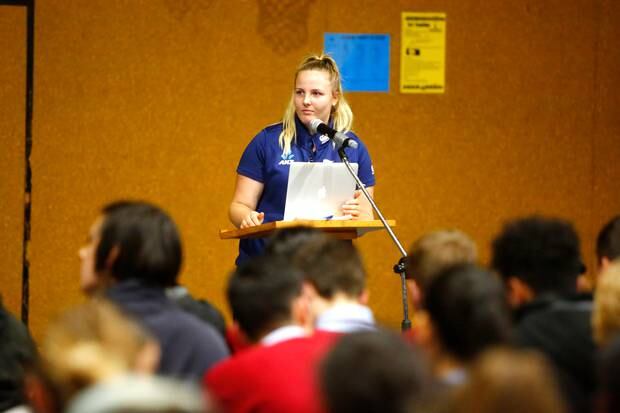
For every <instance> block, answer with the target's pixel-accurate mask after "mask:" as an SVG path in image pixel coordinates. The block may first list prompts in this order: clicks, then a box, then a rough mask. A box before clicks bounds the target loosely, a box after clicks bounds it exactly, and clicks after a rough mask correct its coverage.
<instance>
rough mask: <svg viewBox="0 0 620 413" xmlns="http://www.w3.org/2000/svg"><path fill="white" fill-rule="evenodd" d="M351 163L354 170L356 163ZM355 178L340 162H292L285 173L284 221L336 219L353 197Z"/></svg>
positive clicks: (355, 170)
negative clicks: (286, 178) (286, 184)
mask: <svg viewBox="0 0 620 413" xmlns="http://www.w3.org/2000/svg"><path fill="white" fill-rule="evenodd" d="M351 167H352V169H353V171H354V172H355V173H357V164H356V163H352V164H351ZM354 191H355V180H354V179H353V177H352V176H351V174H350V173H349V171H348V170H347V167H346V165H345V164H343V163H333V162H316V163H315V162H293V163H292V164H291V166H290V170H289V175H288V187H287V191H286V206H285V208H284V221H292V220H294V219H319V220H320V219H338V216H340V215H342V211H341V206H342V204H343V203H344V202H345V201H346V200H347V199H350V198H352V197H353V192H354Z"/></svg>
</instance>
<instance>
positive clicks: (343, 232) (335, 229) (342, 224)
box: [220, 220, 396, 239]
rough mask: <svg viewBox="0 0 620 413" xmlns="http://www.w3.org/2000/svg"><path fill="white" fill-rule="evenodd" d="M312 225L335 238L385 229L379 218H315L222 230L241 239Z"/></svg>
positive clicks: (224, 235)
mask: <svg viewBox="0 0 620 413" xmlns="http://www.w3.org/2000/svg"><path fill="white" fill-rule="evenodd" d="M387 222H388V224H389V225H390V226H391V227H392V228H393V227H395V226H396V221H394V220H388V221H387ZM295 227H310V228H316V229H320V230H321V231H325V232H327V233H329V234H330V235H332V236H334V237H335V238H339V239H355V238H357V237H361V236H362V235H364V234H365V233H367V232H370V231H376V230H379V229H383V224H382V223H381V221H379V220H374V221H352V220H346V221H345V220H343V221H338V220H336V221H315V220H295V221H275V222H268V223H266V224H262V225H258V226H256V227H249V228H244V229H222V230H220V238H221V239H241V238H258V237H268V236H269V235H271V233H272V232H274V231H276V230H278V229H282V228H295Z"/></svg>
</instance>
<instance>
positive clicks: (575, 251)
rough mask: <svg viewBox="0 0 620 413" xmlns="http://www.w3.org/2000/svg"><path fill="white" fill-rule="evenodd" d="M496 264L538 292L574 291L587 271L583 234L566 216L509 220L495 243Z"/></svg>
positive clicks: (494, 266)
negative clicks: (582, 258)
mask: <svg viewBox="0 0 620 413" xmlns="http://www.w3.org/2000/svg"><path fill="white" fill-rule="evenodd" d="M492 250H493V251H492V255H493V258H492V266H493V268H494V269H496V270H497V271H498V272H499V273H500V274H501V275H502V277H504V278H509V277H516V278H518V279H520V280H522V281H523V282H524V283H525V284H527V285H528V286H529V287H530V288H531V289H532V290H534V292H535V293H536V294H541V293H566V292H574V291H575V290H576V288H577V277H578V276H579V274H581V273H582V272H583V271H584V266H583V262H582V260H581V255H580V252H579V237H578V236H577V233H576V232H575V229H574V228H573V225H572V224H571V223H570V222H568V221H564V220H560V219H553V218H543V217H538V216H533V217H528V218H522V219H517V220H514V221H511V222H508V223H507V224H506V225H505V226H504V228H503V230H502V231H501V233H500V234H499V235H498V236H497V237H496V238H495V240H494V241H493V245H492Z"/></svg>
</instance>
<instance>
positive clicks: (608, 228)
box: [596, 215, 620, 262]
mask: <svg viewBox="0 0 620 413" xmlns="http://www.w3.org/2000/svg"><path fill="white" fill-rule="evenodd" d="M603 257H606V258H607V259H609V260H610V261H612V260H615V259H616V258H618V257H620V215H616V216H615V217H613V218H612V219H611V220H610V221H609V222H608V223H607V224H605V226H604V227H603V228H601V231H600V232H599V233H598V236H597V237H596V258H597V259H598V261H599V262H600V261H601V260H602V259H603Z"/></svg>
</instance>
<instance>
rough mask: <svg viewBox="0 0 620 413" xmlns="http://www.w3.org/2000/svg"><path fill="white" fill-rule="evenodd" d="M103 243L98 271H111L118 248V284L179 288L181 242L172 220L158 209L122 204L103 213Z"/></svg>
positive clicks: (99, 248)
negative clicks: (133, 281)
mask: <svg viewBox="0 0 620 413" xmlns="http://www.w3.org/2000/svg"><path fill="white" fill-rule="evenodd" d="M102 213H103V223H102V226H101V239H100V241H99V245H98V246H97V251H96V258H95V269H96V270H97V271H101V270H104V269H107V268H106V266H107V265H109V263H107V261H108V257H110V254H111V253H112V251H113V249H114V248H118V256H117V257H116V259H114V261H113V262H112V264H111V268H109V270H110V271H111V274H112V277H114V278H115V279H116V280H127V279H137V280H140V282H142V283H144V284H146V285H151V286H157V287H168V286H172V285H175V284H176V281H177V276H178V274H179V270H180V268H181V262H182V259H183V255H182V248H181V239H180V236H179V231H178V230H177V227H176V225H175V223H174V221H173V220H172V218H170V216H169V215H168V214H167V213H166V212H164V211H163V210H161V209H160V208H158V207H157V206H155V205H152V204H149V203H146V202H140V201H120V202H115V203H112V204H109V205H107V206H105V207H104V208H103V210H102Z"/></svg>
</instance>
